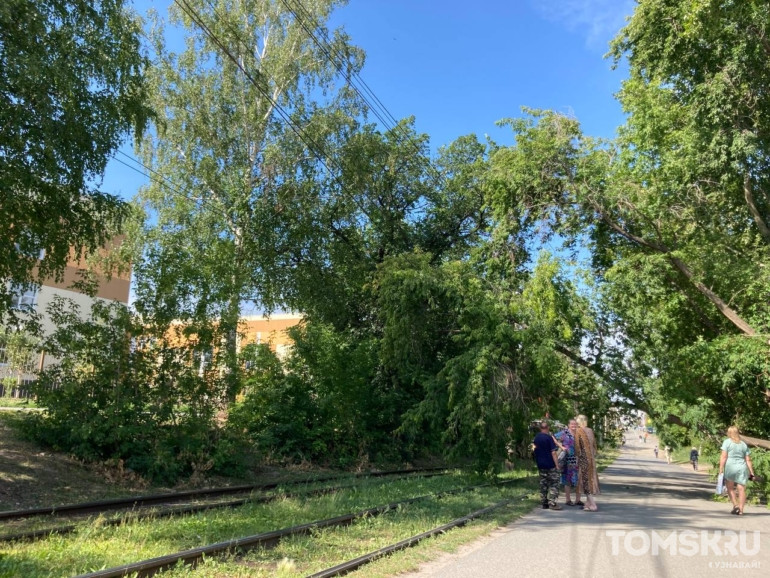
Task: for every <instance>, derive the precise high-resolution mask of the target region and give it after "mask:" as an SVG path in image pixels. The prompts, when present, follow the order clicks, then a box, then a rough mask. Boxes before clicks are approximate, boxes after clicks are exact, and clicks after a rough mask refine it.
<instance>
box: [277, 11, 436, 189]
mask: <svg viewBox="0 0 770 578" xmlns="http://www.w3.org/2000/svg"><path fill="white" fill-rule="evenodd" d="M281 2H282V3H283V5H284V6H285V7H286V9H287V10H288V11H289V12H291V13H292V15H293V16H294V18H295V20H296V21H297V23H299V25H300V26H301V27H302V28H303V30H305V32H306V33H307V34H308V36H310V38H311V39H312V40H313V42H315V44H316V45H317V46H318V47H319V48H320V49H321V50H322V52H323V53H324V54H325V55H326V56H327V58H328V60H329V62H330V63H331V64H332V65H333V66H334V67H335V68H336V69H337V71H338V72H339V73H340V74H341V75H342V76H343V77H344V78H345V79H346V80H347V81H348V83H349V84H350V86H351V87H352V88H353V89H354V90H355V92H356V93H357V94H358V95H359V97H360V98H361V99H362V100H363V101H364V103H365V104H366V105H367V106H368V107H369V108H370V109H371V110H372V112H373V113H374V115H375V116H376V117H377V119H378V120H380V122H382V124H383V125H384V126H385V128H387V129H388V130H391V131H392V132H399V133H400V134H401V136H402V137H403V138H404V139H405V140H407V141H408V142H409V143H410V144H411V145H412V146H413V147H414V149H415V151H416V152H417V155H418V157H419V158H421V159H423V161H424V162H425V163H426V166H427V168H428V170H429V171H430V172H432V173H433V176H434V178H436V179H437V180H438V181H440V182H441V183H442V184H445V182H446V179H445V178H444V177H443V176H442V175H441V173H440V172H439V170H438V169H437V168H436V167H435V166H434V165H433V161H432V160H431V159H430V158H429V157H428V156H427V155H426V154H425V153H424V152H423V151H422V149H421V148H420V146H419V145H418V143H417V142H415V139H414V138H413V137H412V135H410V134H409V132H408V131H407V130H406V129H405V128H404V127H402V126H401V124H400V123H399V122H398V120H397V119H396V118H395V117H394V116H393V114H392V113H391V112H390V111H389V110H388V108H387V107H386V106H385V104H384V103H383V102H382V100H380V98H379V97H378V96H377V94H376V93H375V92H374V91H373V90H372V89H371V87H369V85H368V84H367V83H366V81H365V80H364V79H363V78H362V77H361V75H360V74H359V73H358V72H355V71H354V72H352V73H350V72H348V71H347V70H346V69H345V66H344V64H345V63H346V62H347V59H346V57H345V55H344V54H342V53H340V52H339V51H338V50H337V49H335V48H334V46H333V44H332V43H331V40H330V38H329V35H328V34H327V33H326V31H325V30H324V29H323V27H322V26H321V25H320V24H319V23H318V22H317V21H316V20H315V18H314V17H313V15H312V14H311V13H310V11H309V10H308V9H307V8H306V7H305V6H304V4H303V3H302V0H292V3H293V4H294V5H295V6H296V7H297V8H298V10H300V11H302V13H303V14H304V15H305V16H306V18H307V19H309V20H310V21H311V23H312V29H315V30H318V31H319V32H320V34H321V35H323V38H324V40H323V41H321V40H319V39H318V37H317V36H316V35H315V34H314V33H313V31H312V29H311V28H309V27H308V26H307V25H306V23H305V22H304V21H303V19H302V18H301V17H300V16H299V15H298V14H297V12H296V11H295V10H294V9H293V8H292V7H291V6H289V4H288V2H289V0H281ZM335 56H336V60H335ZM356 82H358V83H359V85H360V87H359V86H357V85H356ZM363 92H366V93H368V94H369V95H370V97H371V98H372V99H373V100H374V102H372V100H370V99H369V98H367V96H365V95H364V94H363ZM383 115H384V116H386V117H387V118H388V119H389V120H390V123H392V126H389V123H388V122H387V121H386V120H385V119H383Z"/></svg>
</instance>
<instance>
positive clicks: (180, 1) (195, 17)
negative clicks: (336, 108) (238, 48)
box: [174, 0, 342, 186]
mask: <svg viewBox="0 0 770 578" xmlns="http://www.w3.org/2000/svg"><path fill="white" fill-rule="evenodd" d="M174 3H175V4H176V5H177V6H179V8H180V9H181V10H182V11H183V12H184V13H185V14H187V16H189V17H190V19H191V20H192V21H193V22H194V23H195V24H196V25H197V26H198V27H199V28H200V29H201V30H202V31H203V32H204V33H205V34H206V36H208V37H209V38H210V39H211V41H212V42H213V43H214V44H215V45H216V46H217V47H218V48H219V49H220V50H222V52H224V54H225V55H226V56H227V57H228V58H229V59H230V60H231V61H232V62H233V64H235V66H236V67H238V69H239V70H240V71H241V72H242V73H243V75H244V76H245V77H246V78H247V79H248V80H249V82H251V84H252V85H254V87H255V88H256V89H257V90H258V91H259V92H260V93H261V94H262V96H264V97H265V98H266V99H267V100H268V102H270V103H271V104H272V105H273V107H274V108H275V110H276V111H278V113H279V114H280V115H281V117H282V118H283V119H284V120H285V121H286V124H288V125H289V127H290V128H291V129H292V131H293V132H294V134H296V135H297V137H298V138H299V139H300V140H301V141H302V142H304V143H305V144H306V145H308V147H309V148H310V149H311V150H313V152H314V153H315V156H316V158H317V159H318V160H319V162H320V163H321V164H322V165H323V166H324V167H325V168H326V170H327V171H328V172H329V174H330V175H332V177H333V178H334V179H335V180H337V177H336V176H335V175H334V173H332V171H331V169H330V168H329V165H328V164H327V163H326V160H325V159H324V158H323V157H324V155H323V152H325V151H323V148H321V147H319V146H318V145H317V144H316V143H315V142H314V141H312V139H309V140H310V141H311V143H312V146H311V144H310V143H308V140H306V136H307V135H303V132H302V129H300V128H299V127H298V126H296V124H295V123H294V121H293V120H292V118H291V115H290V114H289V113H287V112H286V110H284V108H283V107H282V106H281V105H280V104H279V103H278V102H277V101H275V100H274V99H273V98H272V97H271V96H270V94H269V93H268V91H267V90H265V88H264V87H263V86H261V85H260V84H259V83H258V82H257V81H256V79H255V78H254V77H253V76H252V75H251V74H250V73H249V72H248V70H246V68H245V67H244V66H243V65H242V64H241V63H240V62H239V61H238V59H237V58H236V57H235V56H234V55H233V54H232V52H230V50H229V49H228V48H227V47H226V46H225V45H224V44H223V43H222V41H221V40H220V39H219V38H218V37H217V36H216V35H215V34H214V33H213V32H212V31H211V29H210V28H209V27H208V26H206V23H205V22H203V19H202V18H201V17H200V15H199V14H198V13H197V12H196V11H195V10H194V9H193V8H192V7H191V6H190V5H189V4H188V3H187V1H186V0H174ZM215 12H216V11H215ZM319 148H320V153H319V151H318V150H315V149H319ZM337 168H338V169H339V167H337ZM337 182H338V184H340V186H342V183H341V182H340V181H337Z"/></svg>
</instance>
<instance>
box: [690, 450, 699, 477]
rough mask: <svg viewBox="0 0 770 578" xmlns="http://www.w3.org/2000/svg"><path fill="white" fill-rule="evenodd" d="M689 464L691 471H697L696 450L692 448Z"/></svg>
mask: <svg viewBox="0 0 770 578" xmlns="http://www.w3.org/2000/svg"><path fill="white" fill-rule="evenodd" d="M690 463H691V464H692V469H694V470H695V471H696V472H697V471H698V450H697V449H696V448H695V446H693V448H692V449H691V450H690Z"/></svg>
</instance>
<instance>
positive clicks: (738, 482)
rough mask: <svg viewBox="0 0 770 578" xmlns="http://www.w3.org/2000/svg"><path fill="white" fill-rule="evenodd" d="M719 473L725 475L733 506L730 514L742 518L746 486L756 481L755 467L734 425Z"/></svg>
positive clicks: (729, 429) (726, 441)
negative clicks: (749, 482) (750, 481)
mask: <svg viewBox="0 0 770 578" xmlns="http://www.w3.org/2000/svg"><path fill="white" fill-rule="evenodd" d="M719 473H720V474H724V480H725V482H726V484H727V495H728V496H730V501H731V502H732V504H733V510H732V512H730V513H731V514H736V515H738V516H742V515H743V507H744V506H745V505H746V484H747V483H748V481H749V480H753V479H754V466H753V465H752V463H751V456H750V455H749V447H748V446H747V445H746V442H744V441H743V440H742V439H741V436H740V435H739V433H738V428H737V427H735V426H734V425H733V426H730V427H729V428H727V438H726V439H725V441H724V442H722V457H721V458H720V459H719ZM736 486H738V487H737V496H736Z"/></svg>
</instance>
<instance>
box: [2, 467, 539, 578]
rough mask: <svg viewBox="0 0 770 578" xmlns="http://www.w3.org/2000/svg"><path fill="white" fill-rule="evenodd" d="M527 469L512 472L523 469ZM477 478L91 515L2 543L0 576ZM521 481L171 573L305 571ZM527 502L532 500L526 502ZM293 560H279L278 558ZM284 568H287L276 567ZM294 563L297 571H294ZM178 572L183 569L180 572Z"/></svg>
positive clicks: (183, 542) (143, 552) (142, 551)
mask: <svg viewBox="0 0 770 578" xmlns="http://www.w3.org/2000/svg"><path fill="white" fill-rule="evenodd" d="M528 473H529V472H524V471H519V472H511V473H509V477H510V476H513V477H515V476H524V475H526V474H528ZM475 483H480V480H479V479H477V478H475V477H473V476H468V475H465V474H462V473H455V474H454V475H449V476H441V477H435V478H416V479H400V480H360V481H359V483H357V484H356V485H355V486H354V487H352V488H350V489H347V490H344V491H342V492H339V493H337V494H333V495H328V496H320V497H316V498H308V499H302V498H289V499H282V500H279V501H277V502H274V503H270V504H250V505H247V506H244V507H241V508H237V509H235V510H215V511H210V512H204V513H200V514H197V515H192V516H184V517H179V518H170V519H161V520H144V521H139V522H135V523H132V524H129V525H125V526H119V527H103V526H101V525H100V520H99V519H96V520H94V521H92V522H91V523H90V524H89V525H88V526H84V527H83V528H82V529H81V530H80V531H78V532H77V533H75V534H72V535H67V536H52V537H50V538H48V539H47V540H45V541H43V542H38V543H30V544H24V543H18V544H7V545H3V548H2V550H0V552H1V553H2V554H0V576H25V577H30V578H35V577H40V576H59V575H74V574H78V573H84V572H87V571H91V570H95V569H99V568H105V567H112V566H118V565H121V564H126V563H129V562H134V561H138V560H141V559H146V558H152V557H154V556H160V555H163V554H168V553H171V552H176V551H179V550H184V549H188V548H194V547H197V546H202V545H205V544H211V543H214V542H219V541H223V540H228V539H231V538H236V537H242V536H247V535H252V534H257V533H260V532H266V531H270V530H276V529H279V528H285V527H288V526H293V525H297V524H301V523H306V522H310V521H314V520H320V519H324V518H330V517H333V516H337V515H340V514H344V513H348V512H353V511H357V510H361V509H365V508H369V507H373V506H378V505H382V504H386V503H390V502H396V501H400V500H404V499H407V498H410V497H415V496H420V495H424V494H430V493H435V492H440V491H443V490H447V489H452V488H457V487H461V486H465V485H471V484H475ZM522 491H523V490H522V489H521V488H513V487H511V488H507V489H502V490H501V489H497V488H489V489H482V490H477V491H474V492H468V493H464V494H459V495H455V496H449V497H446V498H442V499H438V500H436V499H431V500H426V501H424V502H420V503H417V504H412V505H409V506H408V507H404V508H401V509H399V511H398V512H393V513H391V514H386V515H384V516H380V517H377V518H369V519H365V520H362V521H360V522H358V523H356V524H354V525H353V526H350V527H348V528H341V529H335V530H328V531H319V532H317V533H314V534H313V535H312V536H307V537H303V538H297V539H290V540H287V541H285V542H284V543H283V544H281V545H280V546H279V547H278V548H277V549H274V550H265V551H262V550H257V551H254V552H248V553H246V554H245V555H244V556H243V557H242V558H235V557H231V558H230V559H226V560H224V561H213V560H212V561H211V562H210V563H207V564H205V565H202V566H201V567H200V568H199V569H197V570H192V569H189V568H184V569H180V570H175V571H173V572H172V573H170V574H169V575H171V576H174V575H188V574H191V573H194V575H196V576H247V575H248V576H273V575H276V573H277V572H279V571H280V572H282V573H284V574H278V575H287V576H292V575H299V574H296V573H292V572H295V571H298V572H299V573H300V574H301V573H303V572H304V573H308V572H309V571H315V570H318V569H321V568H324V567H326V566H329V565H332V564H334V563H338V562H340V561H342V560H345V559H348V558H351V557H354V556H356V555H359V554H363V553H366V552H369V551H371V550H374V549H377V548H379V547H382V546H384V545H386V544H389V543H391V542H393V541H397V540H399V539H402V538H405V537H408V536H411V535H413V534H416V533H419V532H422V531H424V530H427V529H430V528H432V527H433V526H436V525H439V524H441V523H445V522H447V521H449V520H451V519H454V518H456V517H459V516H462V515H465V514H467V513H469V512H471V511H473V510H476V509H479V508H482V507H484V506H487V505H490V504H492V503H494V502H496V501H499V500H500V499H503V498H504V497H506V496H513V495H514V494H515V493H516V492H518V493H521V492H522ZM530 507H531V506H530ZM284 558H286V559H287V560H291V561H292V562H291V563H290V562H282V561H283V559H284ZM283 567H286V568H288V569H287V570H286V572H289V573H288V574H285V572H284V570H281V568H283ZM291 568H294V570H291ZM179 572H181V574H178V573H179Z"/></svg>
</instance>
